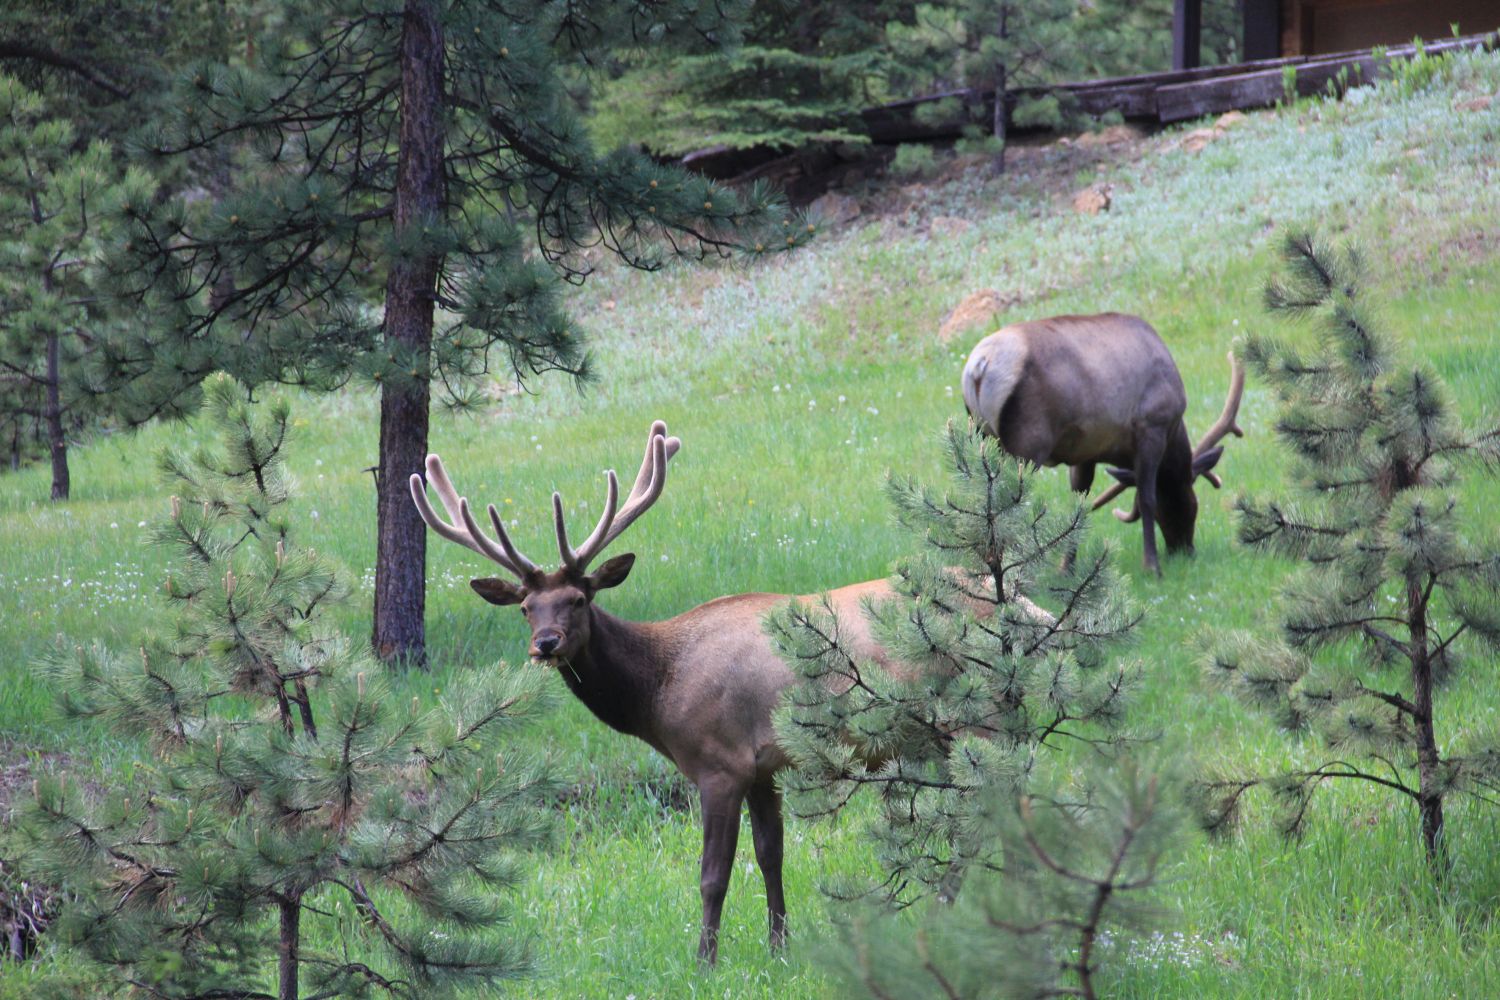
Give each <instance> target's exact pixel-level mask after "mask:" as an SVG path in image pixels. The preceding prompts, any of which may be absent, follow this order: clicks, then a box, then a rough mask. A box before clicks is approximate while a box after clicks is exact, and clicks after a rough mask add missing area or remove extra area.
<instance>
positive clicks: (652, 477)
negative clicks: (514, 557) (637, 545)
mask: <svg viewBox="0 0 1500 1000" xmlns="http://www.w3.org/2000/svg"><path fill="white" fill-rule="evenodd" d="M681 447H682V441H681V440H679V439H678V438H675V437H667V425H666V422H665V421H662V420H657V421H654V422H653V423H652V424H651V431H650V433H649V434H647V436H646V457H645V458H643V459H641V470H640V471H639V472H637V473H636V476H635V485H634V486H632V487H631V488H630V496H628V497H626V498H625V506H624V507H621V508H619V513H618V516H616V506H617V504H618V502H619V496H620V482H619V480H618V479H617V478H615V470H613V469H610V470H609V471H607V472H606V473H605V474H604V477H605V480H606V481H607V482H608V484H609V485H608V492H607V493H606V495H605V498H604V513H603V514H601V515H600V517H599V523H598V524H597V525H595V526H594V530H593V532H592V533H591V534H590V535H589V537H588V538H586V539H585V540H584V542H583V544H582V545H580V546H578V548H577V549H573V548H570V547H569V546H568V529H567V526H566V525H565V524H564V523H563V502H562V496H561V495H560V494H557V493H553V494H552V518H553V521H554V522H555V523H556V525H557V550H558V553H559V554H560V555H561V556H562V561H563V564H564V565H566V566H568V567H570V568H571V569H574V570H576V571H578V572H580V573H581V572H583V571H584V570H585V569H587V568H588V565H589V563H590V562H592V561H593V559H594V557H595V556H597V555H598V554H599V553H600V552H603V551H604V549H605V548H606V547H607V546H608V545H609V543H610V542H612V541H614V540H615V539H616V538H619V537H620V535H621V534H623V533H624V531H625V529H626V528H628V527H630V525H631V522H633V521H634V520H635V519H636V518H638V517H640V516H641V515H642V514H644V513H645V512H646V509H647V508H649V507H650V506H651V505H652V504H654V503H656V500H657V498H658V497H660V496H661V491H662V489H663V488H664V487H665V486H666V485H667V461H668V460H669V459H671V457H672V456H673V455H675V454H677V450H678V449H679V448H681Z"/></svg>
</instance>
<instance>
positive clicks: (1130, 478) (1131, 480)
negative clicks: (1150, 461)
mask: <svg viewBox="0 0 1500 1000" xmlns="http://www.w3.org/2000/svg"><path fill="white" fill-rule="evenodd" d="M1105 471H1106V472H1108V473H1109V474H1110V475H1111V476H1114V477H1115V478H1116V479H1118V480H1119V481H1120V482H1121V483H1122V484H1124V485H1125V486H1134V485H1135V470H1134V469H1109V468H1106V469H1105Z"/></svg>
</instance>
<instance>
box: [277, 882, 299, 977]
mask: <svg viewBox="0 0 1500 1000" xmlns="http://www.w3.org/2000/svg"><path fill="white" fill-rule="evenodd" d="M277 908H278V909H279V910H280V911H281V945H280V947H279V948H278V949H277V956H276V957H277V965H278V972H279V975H278V976H277V984H276V997H277V1000H297V972H298V968H299V965H300V963H301V956H300V955H299V954H298V944H299V940H300V938H301V936H302V900H301V899H299V898H295V897H294V898H292V899H284V900H282V901H281V902H280V903H279V904H277Z"/></svg>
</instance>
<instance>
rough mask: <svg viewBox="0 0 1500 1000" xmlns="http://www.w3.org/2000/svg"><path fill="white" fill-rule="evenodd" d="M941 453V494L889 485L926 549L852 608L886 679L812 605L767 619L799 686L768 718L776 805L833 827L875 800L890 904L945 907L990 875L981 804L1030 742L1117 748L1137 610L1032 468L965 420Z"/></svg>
mask: <svg viewBox="0 0 1500 1000" xmlns="http://www.w3.org/2000/svg"><path fill="white" fill-rule="evenodd" d="M943 443H944V447H945V451H946V453H947V456H948V458H949V461H950V462H951V463H952V480H951V482H950V483H949V485H948V487H947V489H946V490H944V491H942V492H937V491H934V490H932V489H929V488H927V487H924V486H922V485H920V484H918V483H916V482H914V481H912V480H910V479H905V478H901V477H892V478H891V480H890V481H889V483H888V487H887V489H888V493H889V496H890V499H891V502H892V504H893V506H894V507H895V510H896V515H897V517H898V518H899V519H900V521H901V522H902V524H904V525H905V526H907V527H908V528H909V529H910V530H911V531H912V532H913V533H915V534H916V535H918V536H919V537H920V538H921V539H922V543H923V549H922V551H921V553H920V554H918V555H914V556H911V557H909V558H906V559H903V560H901V561H900V562H899V563H898V564H897V566H896V569H895V574H894V576H893V577H892V585H893V586H894V588H895V590H896V595H897V596H895V597H894V598H892V599H889V600H886V601H883V602H880V603H877V604H873V605H871V606H869V607H868V608H867V609H866V613H867V615H868V616H869V619H870V621H871V623H872V627H873V633H874V636H875V639H876V641H877V642H879V643H880V644H881V645H882V647H883V648H884V649H885V650H886V651H887V652H888V653H889V655H890V667H889V668H888V669H887V668H882V667H881V666H880V665H878V664H874V663H870V662H864V661H862V660H861V659H860V658H859V657H857V656H856V655H855V654H854V653H853V652H852V651H851V650H850V648H849V646H848V643H847V641H846V639H845V637H844V635H843V633H841V631H840V627H839V622H838V620H837V619H836V617H835V616H834V615H833V614H832V612H831V610H830V608H829V607H828V606H827V605H826V603H825V604H822V605H819V604H817V603H814V604H811V605H809V604H804V603H800V602H796V601H793V602H791V603H789V604H788V605H786V606H784V607H782V608H781V609H779V610H778V611H777V612H776V613H775V614H774V615H773V616H772V617H771V618H770V619H769V620H768V622H767V628H768V629H769V631H770V633H771V635H772V637H773V640H774V642H775V643H776V646H777V648H778V650H780V651H781V653H782V655H783V656H784V657H785V659H786V661H787V663H788V664H789V665H791V666H792V668H793V670H794V671H795V672H796V674H797V675H798V677H799V680H800V683H797V684H794V685H793V686H792V687H791V688H789V689H788V690H787V692H786V694H785V695H784V696H783V701H782V706H783V707H782V709H781V710H780V712H779V714H778V716H777V732H778V734H779V735H780V738H781V740H782V742H783V744H784V746H785V747H786V748H787V751H788V753H789V754H790V756H791V757H792V759H793V762H794V764H795V765H796V766H795V770H793V771H790V772H788V775H787V777H786V778H785V782H784V784H785V788H786V792H787V794H788V801H789V802H790V804H791V806H792V808H793V810H794V811H796V812H798V813H800V814H802V815H829V814H835V813H837V812H839V811H840V810H841V809H843V807H844V806H845V805H846V804H847V803H848V802H849V801H850V799H851V797H852V796H853V795H854V794H855V793H856V792H858V791H859V789H860V788H862V787H865V786H873V787H874V788H875V789H877V790H878V794H879V796H880V801H881V807H882V808H881V813H880V821H879V823H878V824H877V830H876V831H875V833H876V836H877V837H878V838H879V841H880V847H881V861H882V865H883V866H884V868H885V870H886V873H887V878H886V880H885V882H884V884H883V887H882V889H883V891H882V892H881V893H880V894H882V895H885V896H887V897H890V898H896V897H910V896H912V895H927V894H932V893H938V894H940V895H943V896H946V897H948V898H951V897H953V896H954V895H956V894H957V891H958V889H959V887H960V885H961V883H962V881H963V879H964V877H965V875H966V874H967V873H968V872H969V871H970V870H972V869H976V868H977V869H993V870H998V869H999V868H1000V867H1001V854H1002V853H1003V852H1002V846H1001V844H1000V842H999V841H998V840H997V839H996V838H995V836H994V835H993V830H992V828H991V824H989V823H988V822H986V820H985V815H986V809H987V806H986V803H987V802H990V801H992V800H994V798H995V796H1001V797H1002V798H1004V797H1007V796H1008V797H1009V798H1010V799H1011V800H1014V797H1015V796H1016V795H1017V794H1018V793H1020V792H1023V791H1025V790H1026V789H1027V783H1028V777H1029V775H1030V774H1031V772H1032V770H1033V767H1034V766H1035V763H1036V761H1037V759H1038V755H1039V754H1040V753H1041V751H1042V750H1043V749H1044V748H1045V749H1047V750H1053V749H1056V748H1057V747H1058V746H1059V745H1062V744H1065V743H1067V742H1076V743H1079V744H1082V745H1090V744H1109V743H1111V742H1112V741H1116V740H1118V739H1120V738H1121V726H1122V723H1123V721H1124V719H1123V715H1124V709H1125V703H1126V700H1127V695H1128V692H1129V691H1130V689H1131V687H1132V686H1133V682H1134V680H1135V678H1136V676H1137V670H1136V668H1135V667H1134V666H1126V665H1121V664H1120V663H1119V662H1118V660H1117V659H1116V656H1117V654H1118V651H1119V649H1120V647H1121V646H1122V644H1123V642H1124V640H1126V639H1127V638H1128V636H1129V634H1130V632H1131V630H1132V628H1133V627H1134V625H1135V624H1136V622H1137V620H1138V616H1137V614H1136V612H1135V611H1134V609H1133V608H1132V606H1131V604H1130V602H1129V601H1128V599H1127V598H1126V596H1125V594H1124V593H1123V588H1122V585H1121V582H1120V580H1119V577H1118V575H1117V574H1116V572H1115V571H1114V569H1113V568H1112V566H1111V561H1112V557H1111V553H1110V551H1109V549H1108V548H1107V547H1104V546H1097V545H1094V544H1091V543H1088V542H1087V541H1086V528H1085V511H1084V509H1083V508H1082V506H1081V505H1079V504H1077V503H1075V502H1073V501H1072V500H1068V501H1064V502H1063V503H1062V504H1061V505H1060V506H1054V505H1053V504H1051V503H1049V502H1048V501H1047V500H1046V499H1043V498H1042V497H1039V496H1037V494H1036V489H1035V483H1034V481H1035V473H1033V472H1031V471H1028V470H1026V469H1024V468H1023V467H1022V466H1021V464H1020V463H1019V462H1018V461H1017V460H1016V459H1015V458H1013V457H1011V456H1009V455H1006V454H1005V453H1004V452H1002V451H1001V450H1000V448H999V446H998V445H997V444H996V443H995V442H994V441H993V440H990V439H988V438H985V437H983V436H982V435H980V434H979V433H978V431H977V429H976V428H974V427H973V426H972V424H970V425H967V426H960V425H958V424H955V423H950V424H949V425H948V428H947V431H946V434H945V437H944V442H943ZM1074 551H1076V558H1075V559H1074V560H1072V566H1071V569H1069V570H1068V571H1063V570H1060V569H1059V568H1058V563H1059V562H1060V561H1061V560H1062V558H1063V555H1064V554H1065V553H1068V552H1074ZM1028 598H1035V601H1036V603H1032V601H1031V600H1030V599H1028ZM838 891H839V892H840V894H843V895H849V894H851V893H852V892H853V887H844V888H842V889H840V890H838Z"/></svg>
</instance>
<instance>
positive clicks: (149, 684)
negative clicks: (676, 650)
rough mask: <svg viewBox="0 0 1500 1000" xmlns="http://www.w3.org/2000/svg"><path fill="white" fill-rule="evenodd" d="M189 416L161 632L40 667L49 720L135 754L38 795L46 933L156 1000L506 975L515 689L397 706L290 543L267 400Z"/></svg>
mask: <svg viewBox="0 0 1500 1000" xmlns="http://www.w3.org/2000/svg"><path fill="white" fill-rule="evenodd" d="M204 405H205V410H206V413H207V415H208V417H209V418H210V419H212V421H213V422H214V424H216V425H217V427H218V428H219V430H220V432H221V434H222V438H223V445H222V447H221V448H220V449H219V450H217V451H214V450H207V449H205V450H203V451H200V452H198V453H196V454H193V455H185V454H173V455H169V456H168V457H167V458H166V459H165V460H164V474H165V479H166V482H167V483H168V485H169V488H170V489H171V490H172V491H173V492H174V494H175V495H174V496H173V497H172V500H171V504H170V515H169V516H168V517H167V518H166V520H165V521H164V522H163V523H162V524H161V525H159V526H158V528H157V530H156V541H157V543H158V544H160V545H162V546H164V547H166V548H167V549H168V550H170V551H171V552H172V553H173V554H174V558H173V562H172V565H171V569H170V571H169V573H168V575H167V578H166V579H165V581H163V584H162V588H161V594H162V597H161V600H162V602H163V605H164V607H163V612H164V613H163V615H162V616H161V617H162V622H163V623H162V625H161V626H160V628H159V629H158V630H157V631H156V632H154V633H153V634H152V635H150V636H148V637H146V638H145V639H144V640H143V642H142V644H141V645H140V647H139V649H138V650H136V651H135V652H131V653H120V652H116V651H114V650H111V649H107V648H104V647H103V646H98V645H95V646H88V647H85V646H71V645H65V646H63V647H62V648H60V649H59V651H58V652H57V654H56V655H55V658H54V659H53V661H52V662H51V663H50V664H49V668H50V671H51V674H52V677H53V678H54V681H55V686H56V690H57V691H58V692H59V697H60V699H61V702H62V706H63V708H64V710H65V712H66V713H67V714H68V715H70V716H73V717H86V718H91V719H93V720H95V723H96V724H102V725H105V726H107V727H108V728H109V729H110V730H112V731H114V732H116V733H118V734H120V735H121V736H122V737H127V738H132V739H140V740H142V741H144V745H145V746H147V747H149V750H150V752H151V759H149V760H148V761H143V762H142V763H140V764H138V765H137V766H136V767H135V768H134V773H133V776H132V777H129V778H124V779H122V780H121V781H120V783H119V785H118V787H111V788H109V789H98V788H96V787H91V786H90V784H89V783H88V782H87V781H84V780H78V779H75V780H72V781H69V780H67V778H66V776H64V777H62V778H58V779H55V780H54V779H39V780H38V781H37V782H36V783H35V784H34V785H33V788H32V794H31V795H30V796H29V797H28V798H29V802H28V803H27V804H26V806H25V809H24V815H23V816H22V818H21V825H22V830H23V832H24V835H25V839H26V842H27V844H28V850H27V853H26V861H27V864H28V870H29V871H31V872H33V873H35V875H36V876H37V877H38V878H41V879H43V880H45V881H47V882H48V883H50V884H54V885H58V886H61V887H64V888H65V889H66V892H67V904H66V906H65V907H64V908H63V911H62V913H61V915H60V916H59V917H58V918H57V921H56V923H55V924H54V928H55V929H56V931H57V934H58V936H59V937H60V938H61V939H62V940H64V941H66V942H69V943H71V944H72V945H73V946H74V947H75V948H76V949H77V950H78V951H79V952H80V953H81V954H83V955H85V956H87V957H88V958H90V959H92V960H93V962H95V963H98V965H99V967H101V968H103V969H105V970H109V975H110V976H111V978H112V979H113V981H114V982H116V983H117V985H118V987H119V992H121V993H123V994H128V995H137V996H149V997H157V998H164V1000H165V998H189V997H210V996H216V997H231V996H234V997H274V998H276V1000H298V998H299V997H333V996H354V995H358V996H382V995H383V996H394V997H434V996H447V995H451V994H452V993H453V992H454V991H455V990H456V989H458V988H459V987H461V986H463V985H464V984H472V983H483V982H486V981H493V980H496V979H500V978H505V977H510V976H514V975H516V974H518V973H520V972H522V971H524V970H525V968H526V966H527V949H526V947H525V944H524V942H522V941H519V940H518V939H517V937H516V936H515V935H513V934H508V933H505V932H504V931H503V930H501V929H499V925H500V924H501V923H502V921H503V919H504V916H505V911H504V909H503V907H502V906H501V905H500V904H499V903H498V902H497V900H496V898H495V894H496V892H497V891H498V890H500V889H502V888H503V887H505V886H507V885H510V884H513V883H514V882H515V880H516V878H517V876H518V871H519V869H518V866H517V861H516V857H515V852H516V851H517V850H519V849H523V848H525V847H528V846H530V845H533V844H536V843H538V842H539V841H541V840H542V839H543V838H544V837H545V836H546V835H547V834H548V831H549V829H550V825H551V824H550V822H549V820H548V819H547V817H546V813H545V811H544V810H543V809H542V808H541V803H542V802H543V801H544V800H545V798H546V796H547V794H548V792H549V790H550V788H551V781H550V779H549V777H548V775H547V769H546V766H545V764H544V762H542V761H538V760H532V759H528V758H527V757H525V756H524V755H517V754H513V753H511V752H509V751H508V750H507V734H509V733H511V732H512V731H513V729H514V728H515V727H516V726H517V725H518V724H519V723H521V722H522V721H523V720H524V719H525V718H526V717H527V715H528V714H529V712H530V710H531V709H533V708H534V707H535V706H536V705H537V704H538V702H539V701H540V699H541V698H542V694H541V688H540V686H539V682H538V679H537V677H536V675H534V674H531V673H528V672H509V671H485V672H483V673H482V674H478V673H476V674H471V675H468V676H465V677H464V678H463V679H462V680H460V681H457V682H455V683H453V684H451V685H450V686H449V688H448V689H447V690H446V692H445V693H444V695H443V697H442V699H441V700H440V701H439V702H438V703H437V704H436V705H434V706H431V707H427V706H423V705H422V704H420V703H419V702H418V701H417V700H416V699H413V701H412V703H411V704H410V705H397V704H395V703H394V701H393V699H392V698H391V695H390V691H389V689H388V688H387V686H386V683H385V680H384V672H383V671H381V670H378V669H376V667H375V666H374V665H373V663H372V661H371V660H370V658H369V655H368V653H366V652H364V651H363V649H362V647H363V643H360V642H351V641H350V640H348V639H347V638H346V637H345V636H343V635H341V634H340V633H339V632H338V631H337V629H336V628H335V627H334V626H333V624H332V622H331V621H330V618H329V615H328V609H329V607H330V605H331V604H333V603H334V602H335V601H336V600H337V599H339V598H340V597H341V596H342V595H343V593H344V587H343V585H342V584H341V582H340V579H339V576H338V574H337V573H335V571H334V570H333V568H332V567H331V566H330V565H329V563H328V562H327V561H326V560H325V559H323V558H321V557H319V556H318V555H316V554H315V553H314V552H313V551H312V550H311V549H308V548H306V547H305V546H303V545H301V544H299V543H298V541H297V537H296V531H295V527H296V525H295V523H294V520H293V516H292V514H291V506H290V502H291V495H292V482H291V480H290V478H289V476H288V474H287V472H286V467H285V462H284V450H285V445H286V440H287V433H288V429H289V420H288V408H287V407H286V406H285V404H283V403H275V404H272V405H271V406H270V407H269V411H268V413H266V414H265V415H264V416H262V415H259V414H257V413H256V411H255V410H254V409H253V408H252V407H251V406H249V405H248V404H247V403H246V402H245V399H244V397H243V393H242V390H241V389H240V388H239V387H238V386H237V385H236V384H235V383H234V382H232V381H231V380H229V379H228V378H227V377H225V376H215V377H214V378H211V379H210V380H208V382H207V383H206V384H205V404H204ZM480 932H483V933H480ZM304 991H305V992H304Z"/></svg>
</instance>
